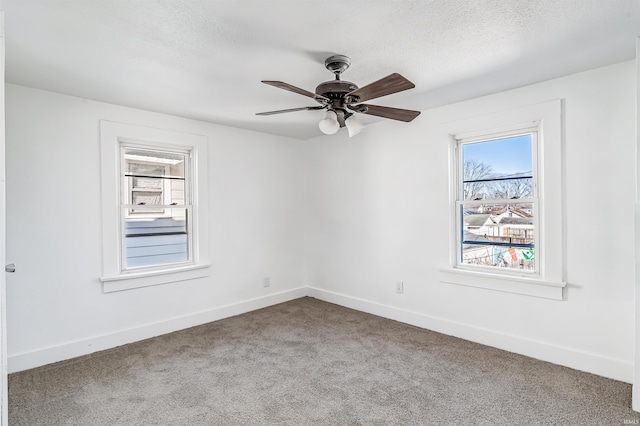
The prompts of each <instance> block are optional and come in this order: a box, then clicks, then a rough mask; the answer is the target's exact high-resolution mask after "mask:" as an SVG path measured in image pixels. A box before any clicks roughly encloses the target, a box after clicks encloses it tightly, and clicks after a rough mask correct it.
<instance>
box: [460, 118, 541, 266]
mask: <svg viewBox="0 0 640 426" xmlns="http://www.w3.org/2000/svg"><path fill="white" fill-rule="evenodd" d="M539 129H540V125H539V123H538V122H534V123H527V124H524V125H522V126H514V127H511V128H509V129H508V130H503V129H501V130H502V131H499V132H497V133H492V134H487V133H480V134H478V133H477V132H474V133H473V134H471V135H467V134H458V135H455V137H454V142H455V146H454V154H455V156H456V160H455V174H456V179H455V182H456V187H457V191H456V221H455V223H456V234H457V236H458V238H457V245H456V257H455V261H456V263H455V267H456V268H459V269H461V270H465V269H466V270H469V271H477V272H487V273H495V274H504V275H509V276H521V277H524V278H529V277H540V265H541V263H542V262H541V261H540V260H541V258H544V253H537V251H536V254H537V256H536V257H535V260H534V264H535V270H534V271H520V270H517V269H511V268H509V269H508V268H499V267H495V266H480V265H470V264H463V263H462V262H461V259H460V257H461V254H462V245H463V244H462V238H461V233H462V232H463V231H464V230H463V229H462V225H461V224H462V217H461V213H460V212H461V207H462V206H463V205H467V204H484V203H488V204H504V205H508V204H514V202H515V203H526V204H532V205H533V210H534V214H533V228H534V247H536V248H537V247H538V243H539V234H540V233H539V232H538V230H539V226H540V221H539V220H538V213H539V201H540V200H539V198H538V184H537V183H538V158H537V157H538V155H537V154H538V132H539ZM528 134H530V135H531V150H532V165H531V167H532V170H531V172H532V176H533V178H532V183H533V194H532V197H531V198H526V199H524V198H523V199H518V200H515V201H514V200H510V199H486V200H484V199H483V200H464V199H463V195H462V190H463V185H464V184H463V182H462V178H463V169H464V163H463V161H464V159H463V155H462V145H464V144H471V143H478V142H491V141H495V140H500V139H506V138H511V137H515V136H521V135H528Z"/></svg>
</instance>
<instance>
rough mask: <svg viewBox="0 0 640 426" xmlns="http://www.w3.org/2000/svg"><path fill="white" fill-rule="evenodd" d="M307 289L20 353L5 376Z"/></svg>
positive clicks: (296, 295)
mask: <svg viewBox="0 0 640 426" xmlns="http://www.w3.org/2000/svg"><path fill="white" fill-rule="evenodd" d="M307 290H308V288H307V287H299V288H296V289H293V290H288V291H284V292H281V293H276V294H270V295H268V296H264V297H258V298H255V299H250V300H245V301H243V302H238V303H233V304H230V305H225V306H220V307H217V308H213V309H208V310H206V311H200V312H195V313H191V314H188V315H183V316H180V317H175V318H170V319H167V320H163V321H158V322H154V323H150V324H144V325H141V326H138V327H133V328H129V329H125V330H120V331H116V332H114V333H109V334H103V335H99V336H92V337H89V338H87V339H82V340H76V341H72V342H66V343H62V344H60V345H55V346H50V347H47V348H42V349H37V350H34V351H29V352H22V353H17V354H12V355H9V356H8V364H9V366H8V367H9V373H15V372H18V371H23V370H28V369H30V368H35V367H40V366H43V365H47V364H51V363H54V362H58V361H63V360H66V359H71V358H75V357H78V356H82V355H87V354H90V353H93V352H97V351H102V350H105V349H110V348H114V347H117V346H122V345H126V344H127V343H133V342H138V341H140V340H144V339H149V338H151V337H155V336H160V335H162V334H167V333H172V332H174V331H178V330H184V329H185V328H189V327H194V326H197V325H201V324H206V323H209V322H212V321H218V320H221V319H224V318H229V317H232V316H235V315H240V314H244V313H246V312H250V311H255V310H257V309H262V308H266V307H268V306H272V305H277V304H278V303H283V302H287V301H289V300H294V299H299V298H301V297H304V296H306V295H307Z"/></svg>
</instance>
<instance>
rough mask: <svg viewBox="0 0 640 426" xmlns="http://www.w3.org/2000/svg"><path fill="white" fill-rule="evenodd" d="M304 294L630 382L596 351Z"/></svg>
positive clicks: (628, 374)
mask: <svg viewBox="0 0 640 426" xmlns="http://www.w3.org/2000/svg"><path fill="white" fill-rule="evenodd" d="M307 295H308V296H310V297H314V298H316V299H319V300H323V301H325V302H330V303H335V304H337V305H340V306H344V307H347V308H351V309H355V310H358V311H362V312H367V313H370V314H373V315H377V316H380V317H384V318H389V319H393V320H396V321H400V322H404V323H407V324H411V325H414V326H416V327H421V328H426V329H429V330H433V331H436V332H438V333H442V334H446V335H450V336H455V337H459V338H461V339H465V340H470V341H472V342H476V343H480V344H483V345H487V346H492V347H495V348H498V349H502V350H505V351H509V352H514V353H517V354H521V355H525V356H528V357H531V358H536V359H539V360H542V361H547V362H551V363H554V364H559V365H563V366H565V367H569V368H573V369H576V370H581V371H586V372H588V373H592V374H597V375H599V376H603V377H608V378H610V379H614V380H619V381H622V382H626V383H632V382H633V365H632V364H631V363H628V362H625V361H621V360H619V359H613V358H607V357H603V356H601V355H598V354H593V353H588V352H583V351H579V350H575V349H572V348H568V347H564V346H559V345H555V344H551V343H548V342H541V341H537V340H532V339H526V338H523V337H520V336H514V335H510V334H505V333H500V332H497V331H495V330H489V329H484V328H480V327H476V326H473V325H469V324H463V323H459V322H455V321H450V320H447V319H443V318H438V317H434V316H430V315H425V314H422V313H419V312H415V311H409V310H405V309H400V308H396V307H394V306H389V305H384V304H380V303H377V302H372V301H369V300H365V299H360V298H356V297H352V296H347V295H344V294H340V293H335V292H331V291H326V290H321V289H318V288H314V287H309V288H308V292H307Z"/></svg>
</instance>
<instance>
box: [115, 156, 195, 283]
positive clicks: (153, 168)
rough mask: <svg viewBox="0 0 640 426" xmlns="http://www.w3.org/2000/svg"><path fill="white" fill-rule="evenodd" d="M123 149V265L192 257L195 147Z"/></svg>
mask: <svg viewBox="0 0 640 426" xmlns="http://www.w3.org/2000/svg"><path fill="white" fill-rule="evenodd" d="M120 149H121V159H122V165H121V168H120V169H121V176H120V180H121V186H122V193H121V200H120V209H121V215H122V219H121V221H122V224H123V236H122V240H123V244H122V246H123V250H122V253H123V259H122V265H123V270H133V269H136V268H144V267H154V266H158V265H170V264H179V263H189V262H191V258H192V256H191V254H192V250H191V248H190V246H191V232H190V226H189V225H190V222H191V220H190V219H189V217H190V216H192V214H193V212H192V206H191V202H190V198H191V197H190V192H191V191H190V184H191V182H190V179H189V173H188V172H189V170H190V168H191V167H190V159H191V155H190V151H175V150H169V149H165V150H159V149H148V148H142V147H137V146H135V145H131V144H125V143H121V145H120Z"/></svg>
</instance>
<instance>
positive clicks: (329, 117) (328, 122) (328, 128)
mask: <svg viewBox="0 0 640 426" xmlns="http://www.w3.org/2000/svg"><path fill="white" fill-rule="evenodd" d="M318 127H319V128H320V131H321V132H322V133H324V134H325V135H333V134H334V133H336V132H337V131H338V130H340V123H338V116H337V114H336V113H335V111H333V110H330V109H329V110H327V111H325V113H324V118H323V119H322V120H320V123H318Z"/></svg>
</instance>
